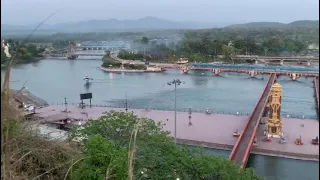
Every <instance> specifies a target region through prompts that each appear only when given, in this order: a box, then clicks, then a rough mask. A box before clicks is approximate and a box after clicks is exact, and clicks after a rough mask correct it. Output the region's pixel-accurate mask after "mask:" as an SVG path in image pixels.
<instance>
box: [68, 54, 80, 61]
mask: <svg viewBox="0 0 320 180" xmlns="http://www.w3.org/2000/svg"><path fill="white" fill-rule="evenodd" d="M77 58H78V55H68V56H67V59H72V60H74V59H77Z"/></svg>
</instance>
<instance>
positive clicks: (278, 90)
mask: <svg viewBox="0 0 320 180" xmlns="http://www.w3.org/2000/svg"><path fill="white" fill-rule="evenodd" d="M281 101H282V87H281V85H280V84H279V83H275V84H274V85H272V88H271V93H270V97H269V117H268V120H267V123H266V133H267V136H268V137H269V138H270V137H275V138H281V137H283V132H282V125H283V124H282V119H281Z"/></svg>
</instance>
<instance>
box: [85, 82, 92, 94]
mask: <svg viewBox="0 0 320 180" xmlns="http://www.w3.org/2000/svg"><path fill="white" fill-rule="evenodd" d="M91 84H92V82H87V83H85V84H84V88H85V90H86V92H89V90H90V86H91Z"/></svg>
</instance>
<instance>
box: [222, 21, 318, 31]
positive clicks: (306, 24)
mask: <svg viewBox="0 0 320 180" xmlns="http://www.w3.org/2000/svg"><path fill="white" fill-rule="evenodd" d="M226 28H247V29H260V28H279V29H283V28H318V29H319V20H300V21H294V22H291V23H289V24H284V23H280V22H250V23H245V24H234V25H230V26H227V27H226Z"/></svg>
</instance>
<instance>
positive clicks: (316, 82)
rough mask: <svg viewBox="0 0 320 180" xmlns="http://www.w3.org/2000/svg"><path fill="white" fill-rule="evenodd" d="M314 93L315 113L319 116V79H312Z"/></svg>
mask: <svg viewBox="0 0 320 180" xmlns="http://www.w3.org/2000/svg"><path fill="white" fill-rule="evenodd" d="M313 81H314V91H315V96H316V101H317V102H316V106H317V113H318V116H319V79H318V78H316V77H315V78H314V80H313Z"/></svg>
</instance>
